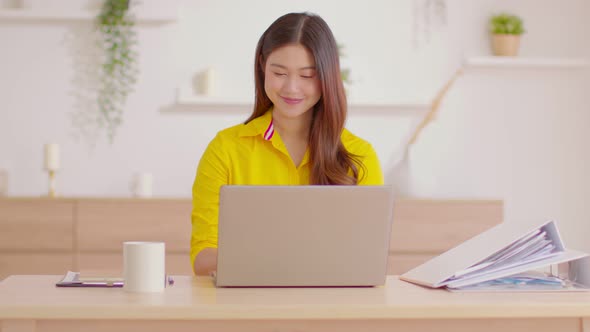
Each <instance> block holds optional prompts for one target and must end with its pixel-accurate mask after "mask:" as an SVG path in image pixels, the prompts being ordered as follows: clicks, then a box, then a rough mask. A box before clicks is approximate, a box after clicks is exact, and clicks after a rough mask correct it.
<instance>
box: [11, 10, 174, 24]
mask: <svg viewBox="0 0 590 332" xmlns="http://www.w3.org/2000/svg"><path fill="white" fill-rule="evenodd" d="M98 13H99V11H98V10H82V9H75V10H74V9H72V10H64V9H0V21H27V22H35V21H55V22H59V21H91V20H94V19H96V17H97V16H98ZM135 16H136V22H137V23H172V22H175V21H177V20H178V14H177V13H176V11H175V10H174V11H171V10H169V11H160V12H157V11H154V10H141V9H138V10H137V11H136V15H135Z"/></svg>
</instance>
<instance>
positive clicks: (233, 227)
mask: <svg viewBox="0 0 590 332" xmlns="http://www.w3.org/2000/svg"><path fill="white" fill-rule="evenodd" d="M392 218H393V188H392V187H390V186H223V187H221V190H220V195H219V237H218V256H217V271H216V274H215V276H214V277H215V279H216V280H215V283H216V286H217V287H345V286H378V285H383V284H384V283H385V279H386V274H387V260H388V259H387V258H388V253H389V240H390V238H391V236H390V234H391V225H392Z"/></svg>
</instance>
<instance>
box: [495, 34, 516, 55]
mask: <svg viewBox="0 0 590 332" xmlns="http://www.w3.org/2000/svg"><path fill="white" fill-rule="evenodd" d="M519 45H520V36H519V35H492V51H493V52H494V55H499V56H516V55H518V47H519Z"/></svg>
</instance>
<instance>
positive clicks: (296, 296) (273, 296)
mask: <svg viewBox="0 0 590 332" xmlns="http://www.w3.org/2000/svg"><path fill="white" fill-rule="evenodd" d="M61 277H62V276H42V275H34V276H33V275H31V276H26V275H20V276H11V277H8V278H6V279H5V280H4V281H2V282H0V320H2V319H44V318H48V319H60V318H64V319H65V318H68V319H148V318H149V319H242V318H247V319H342V318H347V319H351V318H353V319H354V318H356V319H380V318H384V319H400V318H425V319H436V318H522V317H529V318H531V317H543V318H550V317H561V318H563V317H590V293H589V292H576V293H518V294H515V293H451V292H447V291H446V290H431V289H427V288H422V287H419V286H416V285H413V284H409V283H406V282H403V281H400V280H399V279H398V278H397V276H389V277H388V278H387V283H386V285H385V286H383V287H371V288H232V289H225V288H223V289H217V288H215V286H214V285H213V282H212V280H211V278H208V277H193V276H176V277H175V283H174V285H173V286H171V287H168V288H167V289H166V290H165V291H164V292H163V293H156V294H133V293H127V292H125V291H123V290H122V289H121V288H58V287H55V283H56V282H57V281H58V280H60V279H61Z"/></svg>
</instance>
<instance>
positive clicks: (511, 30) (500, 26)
mask: <svg viewBox="0 0 590 332" xmlns="http://www.w3.org/2000/svg"><path fill="white" fill-rule="evenodd" d="M490 32H491V33H493V34H502V35H522V34H523V33H524V32H525V30H524V26H523V23H522V19H521V18H520V17H518V16H516V15H512V14H507V13H501V14H496V15H493V16H492V17H491V18H490Z"/></svg>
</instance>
